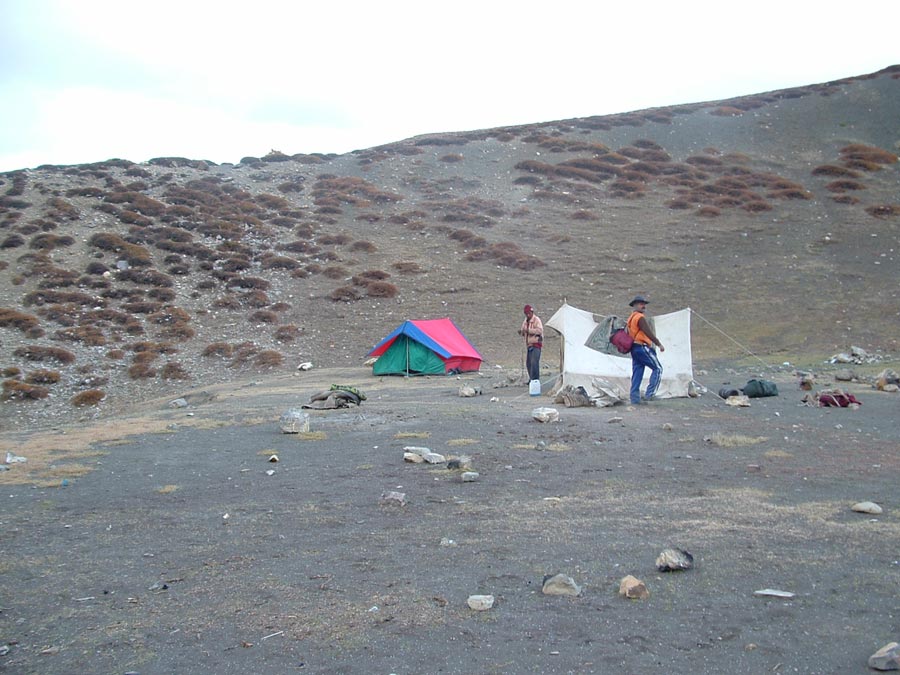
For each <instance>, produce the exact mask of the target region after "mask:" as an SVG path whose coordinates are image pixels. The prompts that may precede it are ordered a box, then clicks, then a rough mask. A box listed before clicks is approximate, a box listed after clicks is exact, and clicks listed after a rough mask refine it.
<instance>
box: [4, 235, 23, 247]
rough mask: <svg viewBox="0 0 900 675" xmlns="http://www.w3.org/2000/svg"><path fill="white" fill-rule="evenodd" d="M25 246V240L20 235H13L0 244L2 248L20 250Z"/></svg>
mask: <svg viewBox="0 0 900 675" xmlns="http://www.w3.org/2000/svg"><path fill="white" fill-rule="evenodd" d="M24 244H25V240H24V239H23V238H22V237H20V236H19V235H18V234H11V235H9V236H8V237H6V239H4V240H3V241H2V242H0V248H18V247H19V246H22V245H24Z"/></svg>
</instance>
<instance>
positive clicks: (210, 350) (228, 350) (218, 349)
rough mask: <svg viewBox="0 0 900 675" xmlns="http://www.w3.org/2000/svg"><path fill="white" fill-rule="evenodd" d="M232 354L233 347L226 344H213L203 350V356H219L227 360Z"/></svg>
mask: <svg viewBox="0 0 900 675" xmlns="http://www.w3.org/2000/svg"><path fill="white" fill-rule="evenodd" d="M233 353H234V347H232V346H231V345H230V344H228V343H227V342H213V343H211V344H208V345H206V348H205V349H204V350H203V352H202V355H203V356H221V357H223V358H229V357H231V355H232V354H233Z"/></svg>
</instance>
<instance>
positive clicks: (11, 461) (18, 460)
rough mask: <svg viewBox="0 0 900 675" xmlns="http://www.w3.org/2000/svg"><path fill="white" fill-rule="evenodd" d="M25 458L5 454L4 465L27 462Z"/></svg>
mask: <svg viewBox="0 0 900 675" xmlns="http://www.w3.org/2000/svg"><path fill="white" fill-rule="evenodd" d="M27 461H28V458H27V457H22V456H21V455H14V454H13V453H11V452H7V453H6V463H7V464H21V463H23V462H27Z"/></svg>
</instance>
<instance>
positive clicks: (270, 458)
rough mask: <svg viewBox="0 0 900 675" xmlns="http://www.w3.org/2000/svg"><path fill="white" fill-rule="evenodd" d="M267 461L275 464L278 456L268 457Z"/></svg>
mask: <svg viewBox="0 0 900 675" xmlns="http://www.w3.org/2000/svg"><path fill="white" fill-rule="evenodd" d="M269 461H270V462H272V463H275V462H277V461H278V455H269Z"/></svg>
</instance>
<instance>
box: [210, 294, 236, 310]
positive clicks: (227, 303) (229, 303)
mask: <svg viewBox="0 0 900 675" xmlns="http://www.w3.org/2000/svg"><path fill="white" fill-rule="evenodd" d="M210 306H211V307H212V308H213V309H229V310H238V309H241V303H240V301H239V300H238V299H237V298H236V297H234V296H233V295H223V296H222V297H221V298H216V299H215V300H213V301H212V304H211V305H210Z"/></svg>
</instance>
